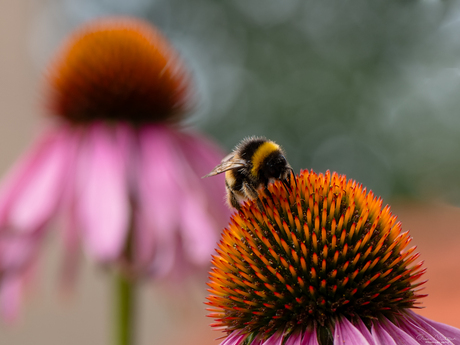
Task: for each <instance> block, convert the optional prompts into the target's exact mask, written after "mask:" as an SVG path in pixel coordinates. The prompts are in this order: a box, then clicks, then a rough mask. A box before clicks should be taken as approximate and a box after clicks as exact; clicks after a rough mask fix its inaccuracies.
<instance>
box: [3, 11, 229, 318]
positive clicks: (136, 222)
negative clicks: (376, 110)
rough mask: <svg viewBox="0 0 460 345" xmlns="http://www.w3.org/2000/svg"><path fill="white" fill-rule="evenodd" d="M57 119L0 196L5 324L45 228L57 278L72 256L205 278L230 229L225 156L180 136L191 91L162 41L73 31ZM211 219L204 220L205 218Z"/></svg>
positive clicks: (108, 31)
mask: <svg viewBox="0 0 460 345" xmlns="http://www.w3.org/2000/svg"><path fill="white" fill-rule="evenodd" d="M47 81H48V90H47V91H48V92H49V95H48V97H47V101H48V104H49V105H50V108H51V113H52V114H53V115H55V116H57V117H58V118H59V120H58V121H57V123H56V124H55V125H54V127H53V128H52V129H49V130H48V131H47V132H46V133H45V134H43V135H42V136H41V138H39V140H38V142H37V143H35V144H34V145H33V146H32V148H31V149H30V151H29V152H27V153H26V154H25V156H24V157H23V158H22V159H21V160H20V161H19V163H18V164H17V165H16V166H15V167H14V168H13V170H12V171H11V172H10V173H9V175H8V176H7V177H6V179H5V180H4V181H3V185H2V186H1V189H0V307H1V311H2V312H3V314H4V316H6V317H7V318H13V317H14V316H15V314H16V313H17V311H18V306H19V302H20V299H21V290H22V289H23V287H24V283H25V282H26V280H27V278H28V276H29V275H30V273H31V272H32V271H33V269H34V266H35V261H36V258H37V254H38V252H39V249H40V247H41V244H42V241H43V239H44V235H45V234H46V233H47V230H48V227H49V224H50V221H51V220H52V219H54V218H56V216H59V217H57V218H59V220H61V222H60V224H62V226H61V227H59V231H60V232H61V233H62V239H63V245H64V248H65V257H64V260H63V268H64V270H63V272H64V274H65V275H66V276H67V277H66V278H67V279H70V278H71V277H72V272H73V270H74V266H75V261H76V258H77V257H78V253H79V252H80V249H81V248H83V249H84V250H85V251H86V252H87V253H88V255H89V256H90V257H91V258H93V259H95V260H96V261H97V262H99V263H103V264H116V266H117V268H118V269H122V270H123V272H125V273H126V274H128V275H132V276H135V277H143V276H148V277H165V276H170V275H172V274H174V275H176V276H181V275H182V273H184V272H186V271H188V270H190V269H191V268H193V267H199V266H204V267H206V268H207V267H208V264H209V259H210V254H211V253H212V251H213V249H214V247H215V244H216V242H217V238H218V235H219V234H218V233H216V231H215V230H214V229H219V228H221V227H222V226H223V225H224V224H225V223H226V221H227V220H228V216H229V210H228V209H227V208H226V206H225V205H224V202H223V200H224V182H223V180H222V179H221V178H219V177H217V178H215V179H207V180H202V179H201V177H202V176H203V175H205V174H206V173H207V172H209V171H210V170H212V168H213V167H214V166H215V165H216V164H218V163H219V162H220V159H221V158H222V153H221V152H220V150H219V149H218V148H217V147H216V146H215V145H214V144H212V143H211V142H209V141H208V140H206V139H205V138H203V137H202V136H200V135H198V134H196V133H192V132H189V131H183V130H180V129H179V128H178V126H177V123H178V122H179V120H180V119H181V118H182V117H183V114H184V113H185V111H186V108H187V100H188V96H189V94H190V90H189V82H188V78H187V76H186V73H185V71H184V70H183V68H182V66H181V64H180V62H179V59H178V58H177V56H176V55H175V53H174V51H173V50H172V48H171V47H170V46H169V44H168V43H167V41H166V40H165V39H164V38H163V37H162V36H161V35H160V34H159V33H158V32H157V31H156V30H155V29H154V28H152V27H151V26H149V25H148V24H147V23H144V22H142V21H138V20H134V19H127V18H111V19H104V20H98V21H96V22H94V23H91V24H89V25H87V26H85V27H84V28H83V29H81V30H79V31H78V32H77V33H76V34H75V35H74V36H73V37H72V38H71V39H70V41H69V44H68V45H67V46H66V47H64V49H63V50H62V52H61V54H60V55H59V56H58V59H57V62H55V64H54V65H53V66H52V68H51V69H50V72H49V74H48V78H47ZM211 209H212V211H211Z"/></svg>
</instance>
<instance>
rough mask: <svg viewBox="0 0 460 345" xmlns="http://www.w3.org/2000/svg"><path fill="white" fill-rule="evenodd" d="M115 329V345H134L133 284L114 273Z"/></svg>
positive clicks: (119, 274)
mask: <svg viewBox="0 0 460 345" xmlns="http://www.w3.org/2000/svg"><path fill="white" fill-rule="evenodd" d="M115 279H116V282H115V284H116V296H115V298H116V306H117V308H118V310H117V311H116V313H117V315H116V320H115V322H116V324H115V326H116V328H115V333H114V335H115V339H114V343H115V344H116V345H133V344H134V309H135V308H134V303H135V299H134V297H135V296H134V295H135V284H134V282H133V281H132V280H130V279H127V278H126V277H125V276H123V275H122V274H121V273H116V277H115Z"/></svg>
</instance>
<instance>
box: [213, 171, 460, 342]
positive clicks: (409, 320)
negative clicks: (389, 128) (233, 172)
mask: <svg viewBox="0 0 460 345" xmlns="http://www.w3.org/2000/svg"><path fill="white" fill-rule="evenodd" d="M259 200H260V203H256V202H249V203H246V204H245V205H244V206H243V207H242V209H241V211H240V212H239V213H238V214H235V215H233V216H232V218H231V222H230V224H229V226H228V228H227V229H225V230H224V232H223V234H222V239H221V241H220V244H219V249H217V253H218V255H216V256H215V257H213V261H212V263H213V265H214V267H213V268H212V270H211V273H210V275H211V277H210V283H209V284H208V285H209V286H210V290H209V291H210V293H211V295H210V296H209V297H208V300H209V302H208V303H207V304H208V305H209V306H210V307H209V311H210V312H211V314H210V315H209V316H211V317H213V318H215V319H216V322H215V323H214V324H213V326H214V327H216V328H218V329H221V330H223V331H225V332H226V333H227V337H226V339H225V340H224V341H223V342H222V345H328V344H334V345H339V344H340V345H343V344H349V345H405V344H407V345H409V344H410V345H415V344H460V330H459V329H456V328H454V327H451V326H448V325H444V324H441V323H437V322H434V321H431V320H429V319H426V318H424V317H422V316H419V315H417V314H416V313H414V312H413V311H412V310H411V309H412V308H417V307H419V299H420V298H421V297H424V296H425V295H422V294H420V293H419V291H420V290H421V288H420V286H421V285H422V284H424V283H425V282H424V281H422V282H418V280H419V278H420V276H422V274H423V273H424V271H425V269H423V268H422V264H423V262H417V259H418V257H419V254H417V253H415V247H411V248H409V249H408V245H409V243H410V241H411V238H410V237H409V233H408V232H402V227H401V224H400V223H399V222H396V217H395V216H394V215H393V214H392V213H391V212H390V207H389V206H385V207H383V208H382V199H381V198H376V197H375V196H374V194H373V193H372V192H367V190H366V189H365V188H363V186H362V185H360V184H358V183H356V182H355V181H353V180H347V178H346V176H344V175H338V174H336V173H333V174H331V173H330V172H327V173H326V174H316V173H314V172H313V171H312V172H309V171H302V172H301V173H300V174H299V175H298V176H297V177H295V180H294V179H293V181H292V182H291V185H290V187H285V186H284V185H283V184H282V183H280V182H276V183H275V184H271V185H270V186H269V187H268V192H261V193H260V195H259ZM258 205H261V206H258Z"/></svg>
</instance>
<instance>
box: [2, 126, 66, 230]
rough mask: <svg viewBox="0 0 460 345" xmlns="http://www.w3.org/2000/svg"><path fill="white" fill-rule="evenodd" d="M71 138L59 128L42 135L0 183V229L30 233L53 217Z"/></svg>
mask: <svg viewBox="0 0 460 345" xmlns="http://www.w3.org/2000/svg"><path fill="white" fill-rule="evenodd" d="M70 146H71V138H70V137H69V135H68V133H67V129H65V128H60V129H58V130H56V131H54V132H51V133H48V134H46V135H44V136H43V137H42V138H41V140H40V141H39V142H38V143H37V144H35V145H34V146H33V147H32V149H31V151H29V153H28V154H26V155H25V156H24V157H23V159H22V160H21V161H20V162H19V163H18V164H17V166H16V167H15V168H14V169H13V170H12V171H11V173H10V175H9V176H8V177H7V178H6V180H4V182H3V185H2V189H1V191H0V221H1V225H2V227H3V228H5V227H11V228H12V229H14V230H15V231H21V232H32V231H35V230H37V229H38V228H40V227H42V226H43V225H44V224H45V223H46V222H47V221H48V220H49V219H50V218H51V216H52V215H53V214H54V211H55V210H56V208H57V206H58V202H59V199H60V196H61V190H62V184H63V182H64V180H65V173H66V166H67V162H68V161H69V159H71V157H70V152H69V148H70Z"/></svg>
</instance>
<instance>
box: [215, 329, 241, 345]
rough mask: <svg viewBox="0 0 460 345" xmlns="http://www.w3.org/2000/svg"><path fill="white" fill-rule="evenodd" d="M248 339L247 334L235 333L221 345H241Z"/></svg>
mask: <svg viewBox="0 0 460 345" xmlns="http://www.w3.org/2000/svg"><path fill="white" fill-rule="evenodd" d="M245 338H246V335H245V334H242V333H241V332H237V331H233V332H232V333H231V334H230V335H229V336H227V338H225V340H224V341H223V342H222V343H221V344H220V345H240V344H242V343H243V340H244V339H245Z"/></svg>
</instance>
